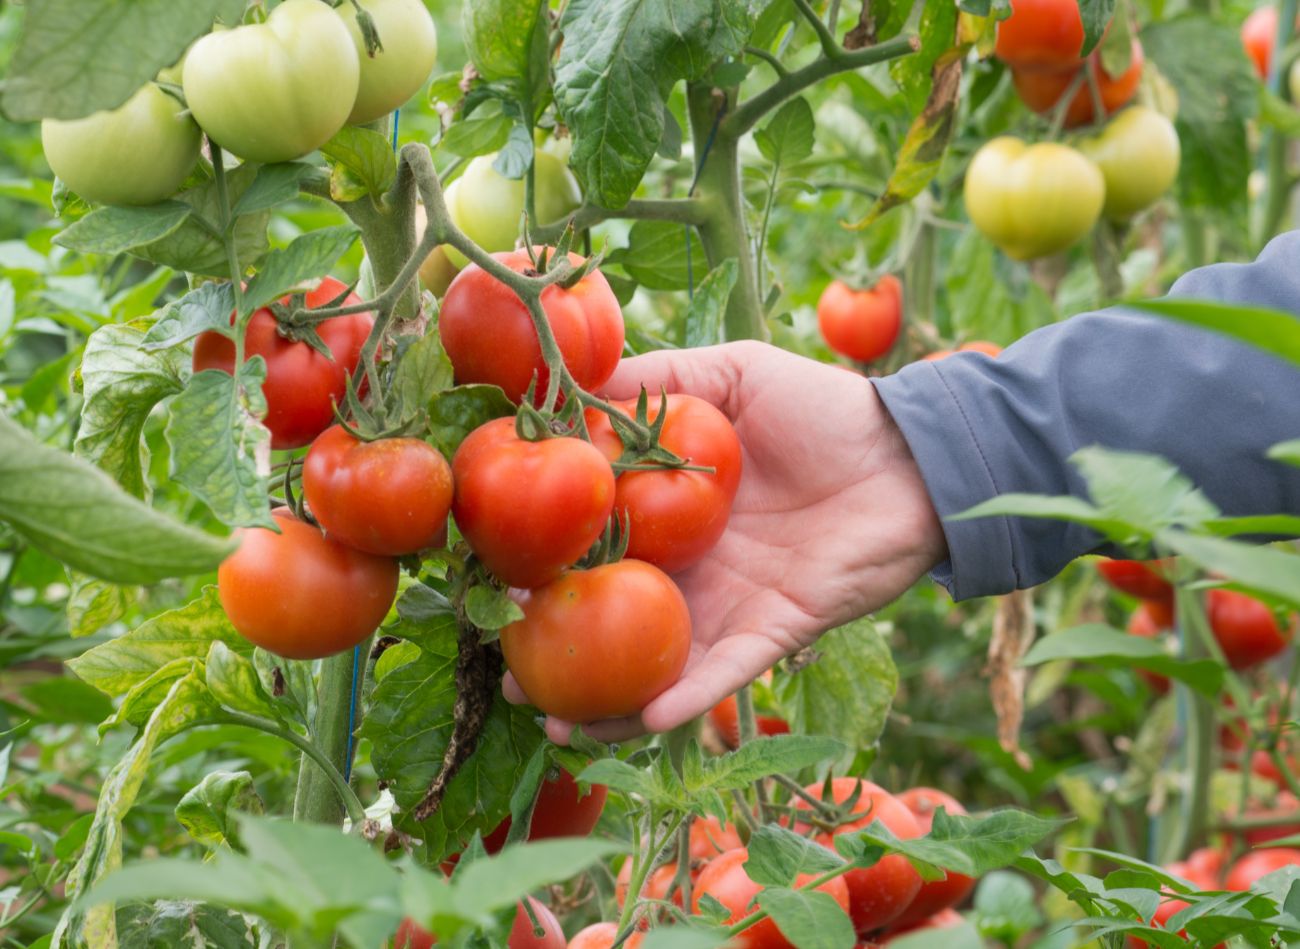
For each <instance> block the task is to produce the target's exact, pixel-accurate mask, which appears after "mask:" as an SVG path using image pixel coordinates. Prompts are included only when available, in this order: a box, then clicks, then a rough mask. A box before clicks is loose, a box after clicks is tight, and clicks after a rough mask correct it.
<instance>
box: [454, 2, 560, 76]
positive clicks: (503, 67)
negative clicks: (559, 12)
mask: <svg viewBox="0 0 1300 949" xmlns="http://www.w3.org/2000/svg"><path fill="white" fill-rule="evenodd" d="M541 6H542V4H541V0H466V2H464V3H463V4H462V5H461V25H462V27H463V29H464V38H465V48H466V49H467V50H468V51H469V58H470V61H471V62H473V63H474V68H475V69H476V70H478V74H479V75H480V76H482V77H483V78H484V79H487V80H489V81H491V80H496V79H519V78H522V77H523V76H525V75H527V74H528V60H529V51H530V49H531V46H532V40H533V30H534V29H535V28H536V27H537V25H538V16H537V14H538V11H539V10H540V9H541Z"/></svg>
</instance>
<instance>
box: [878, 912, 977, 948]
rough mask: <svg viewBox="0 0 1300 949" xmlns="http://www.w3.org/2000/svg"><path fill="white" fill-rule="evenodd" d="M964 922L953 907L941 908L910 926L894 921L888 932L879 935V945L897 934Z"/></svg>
mask: <svg viewBox="0 0 1300 949" xmlns="http://www.w3.org/2000/svg"><path fill="white" fill-rule="evenodd" d="M964 922H965V920H964V919H962V917H961V913H959V912H957V911H956V910H955V909H941V910H939V912H937V913H935V914H934V915H933V916H928V917H926V918H924V919H922V920H920V921H919V922H917V923H915V924H914V925H912V926H906V927H904V926H902V925H900V924H898V923H895V924H894V925H893V926H890V927H889V931H888V932H886V933H885V934H884V935H883V936H881V937H880V942H879V945H882V946H887V945H889V944H890V943H891V942H893V941H894V940H895V939H897V938H898V937H899V936H906V935H908V934H909V933H915V932H920V931H921V930H924V929H951V928H952V927H953V926H960V925H961V924H962V923H964Z"/></svg>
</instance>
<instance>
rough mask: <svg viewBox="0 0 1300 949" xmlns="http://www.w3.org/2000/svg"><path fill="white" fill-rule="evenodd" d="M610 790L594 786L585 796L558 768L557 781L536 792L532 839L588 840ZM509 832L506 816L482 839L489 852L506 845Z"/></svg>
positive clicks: (529, 827)
mask: <svg viewBox="0 0 1300 949" xmlns="http://www.w3.org/2000/svg"><path fill="white" fill-rule="evenodd" d="M608 796H609V788H607V787H605V785H603V784H593V785H592V786H591V791H590V793H588V794H583V793H582V789H581V788H579V787H578V782H577V781H576V780H574V777H573V775H571V774H569V772H567V771H565V770H564V769H563V768H560V769H559V773H558V774H557V775H556V777H555V778H554V780H552V779H550V778H547V779H546V780H545V781H543V782H542V786H541V788H539V789H538V791H537V801H536V803H534V804H533V820H532V823H531V824H529V825H528V839H529V840H550V839H551V838H552V837H586V836H587V835H588V834H590V833H591V832H592V830H593V829H594V828H595V826H596V822H597V821H599V820H600V814H601V812H602V811H603V810H604V809H605V798H606V797H608ZM509 833H510V818H509V817H507V818H506V819H505V820H503V821H502V822H501V823H500V824H498V825H497V826H496V827H495V828H494V829H493V831H492V833H490V834H488V835H487V836H486V837H484V838H483V846H484V847H485V848H486V849H487V852H488V853H496V852H497V851H498V850H500V849H501V848H502V847H504V846H505V845H506V835H507V834H509Z"/></svg>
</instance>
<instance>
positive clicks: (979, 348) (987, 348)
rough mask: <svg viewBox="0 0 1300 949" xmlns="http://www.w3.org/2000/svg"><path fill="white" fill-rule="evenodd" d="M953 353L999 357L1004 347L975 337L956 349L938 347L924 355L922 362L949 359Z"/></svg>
mask: <svg viewBox="0 0 1300 949" xmlns="http://www.w3.org/2000/svg"><path fill="white" fill-rule="evenodd" d="M953 353H979V354H981V355H983V356H988V357H989V358H990V359H997V358H998V357H999V356H1001V355H1002V347H1001V346H999V345H998V344H997V343H990V342H989V341H988V340H984V339H973V340H971V341H970V342H969V343H962V344H961V345H960V346H958V347H957V348H956V349H938V350H935V351H934V352H932V353H929V354H928V355H925V356H922V357H921V361H922V362H938V361H939V360H940V359H947V358H948V357H949V356H951V355H952V354H953Z"/></svg>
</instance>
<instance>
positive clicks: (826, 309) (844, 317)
mask: <svg viewBox="0 0 1300 949" xmlns="http://www.w3.org/2000/svg"><path fill="white" fill-rule="evenodd" d="M817 325H818V327H820V329H821V331H822V339H824V340H826V345H827V346H829V347H830V348H831V349H833V350H834V351H835V352H837V353H839V354H840V355H841V356H847V357H848V358H849V359H856V360H857V361H858V362H871V361H872V360H873V359H879V358H880V357H881V356H883V355H885V354H886V353H888V352H889V351H890V350H891V349H893V348H894V343H895V342H896V341H897V340H898V331H899V330H900V329H901V328H902V326H903V285H902V284H900V283H899V282H898V278H897V277H895V276H894V275H893V274H886V275H885V276H883V277H881V278H880V281H879V282H878V283H877V284H876V285H875V286H874V287H872V288H871V289H869V290H854V289H853V288H852V287H850V286H849V285H848V284H846V283H845V282H844V281H843V280H832V281H831V282H830V284H829V285H828V286H827V287H826V289H825V290H823V291H822V295H821V298H820V299H819V300H818V301H817Z"/></svg>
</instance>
